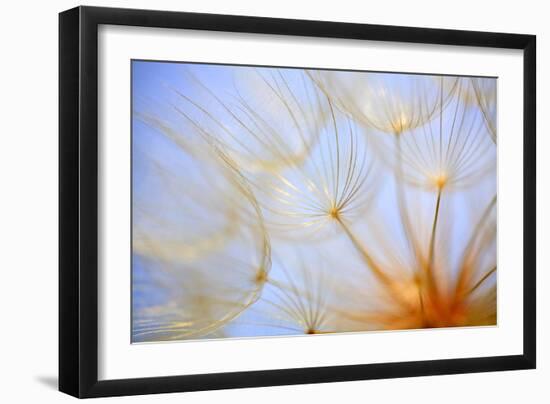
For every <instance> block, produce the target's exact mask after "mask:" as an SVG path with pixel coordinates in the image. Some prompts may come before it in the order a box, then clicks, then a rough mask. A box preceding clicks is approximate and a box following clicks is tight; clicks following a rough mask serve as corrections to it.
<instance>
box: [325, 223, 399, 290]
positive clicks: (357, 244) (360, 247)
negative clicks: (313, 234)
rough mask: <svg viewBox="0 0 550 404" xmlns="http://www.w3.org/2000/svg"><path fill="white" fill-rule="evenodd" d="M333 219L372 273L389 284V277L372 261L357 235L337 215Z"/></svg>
mask: <svg viewBox="0 0 550 404" xmlns="http://www.w3.org/2000/svg"><path fill="white" fill-rule="evenodd" d="M334 219H335V220H336V222H338V224H339V225H340V227H341V228H342V230H344V232H345V233H346V235H347V236H348V238H349V239H350V241H351V242H352V244H353V246H354V247H355V248H356V250H357V251H358V252H359V254H361V257H362V258H363V259H364V260H365V262H366V263H367V265H368V266H369V268H370V269H371V270H372V272H373V273H374V275H375V276H376V277H377V278H378V279H379V280H380V281H381V282H382V283H384V284H386V285H390V284H391V279H390V277H389V276H388V275H387V274H386V273H385V272H384V271H383V270H382V268H380V266H379V265H378V264H377V263H376V262H375V261H374V259H373V258H372V256H371V255H370V253H369V252H368V251H367V249H366V248H365V246H364V245H363V244H362V243H361V242H360V241H359V239H358V238H357V236H356V235H355V234H354V233H353V232H352V231H351V229H350V228H349V227H348V226H347V225H346V224H345V223H344V221H343V220H342V219H341V218H340V217H339V216H335V217H334Z"/></svg>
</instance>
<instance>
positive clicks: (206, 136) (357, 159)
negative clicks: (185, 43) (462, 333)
mask: <svg viewBox="0 0 550 404" xmlns="http://www.w3.org/2000/svg"><path fill="white" fill-rule="evenodd" d="M131 69H132V229H131V231H132V285H131V287H132V329H131V338H132V342H134V343H141V342H161V341H182V340H198V339H214V338H243V337H274V336H296V335H312V336H311V338H316V337H317V336H318V335H324V334H333V333H349V332H368V331H382V330H384V331H395V330H407V329H423V328H445V327H473V326H494V325H496V324H497V258H496V257H497V254H496V248H497V245H496V236H497V229H496V227H497V225H496V222H497V187H496V183H497V182H496V180H497V178H496V171H497V163H496V162H497V146H496V143H497V141H498V137H497V127H496V114H497V96H496V91H497V78H495V77H466V76H451V75H438V74H411V73H401V72H371V71H342V70H322V69H308V68H284V67H261V66H236V65H216V64H199V63H185V62H166V61H149V60H133V61H132V65H131Z"/></svg>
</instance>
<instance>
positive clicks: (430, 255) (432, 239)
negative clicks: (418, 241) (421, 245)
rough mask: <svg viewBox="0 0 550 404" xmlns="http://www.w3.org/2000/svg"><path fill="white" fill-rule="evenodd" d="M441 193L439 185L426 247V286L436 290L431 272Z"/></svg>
mask: <svg viewBox="0 0 550 404" xmlns="http://www.w3.org/2000/svg"><path fill="white" fill-rule="evenodd" d="M441 193H442V188H441V187H439V188H438V190H437V199H436V202H435V212H434V219H433V223H432V235H431V237H430V246H429V249H428V265H427V268H426V275H427V278H428V286H429V287H430V288H431V289H432V290H434V291H436V284H435V279H434V273H433V267H434V258H435V257H434V255H435V236H436V233H437V222H438V219H439V208H440V206H441Z"/></svg>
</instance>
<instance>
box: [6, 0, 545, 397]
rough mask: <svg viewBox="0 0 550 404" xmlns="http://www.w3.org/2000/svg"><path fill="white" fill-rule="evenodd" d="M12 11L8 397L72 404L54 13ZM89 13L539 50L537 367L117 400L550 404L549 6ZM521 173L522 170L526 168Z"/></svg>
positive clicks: (390, 1)
mask: <svg viewBox="0 0 550 404" xmlns="http://www.w3.org/2000/svg"><path fill="white" fill-rule="evenodd" d="M76 5H78V3H77V2H74V1H65V0H63V1H57V2H56V3H55V4H52V3H49V2H38V1H21V2H17V3H16V2H15V1H12V2H9V3H6V4H4V7H3V9H2V17H3V18H2V23H1V24H0V38H1V39H0V43H1V49H2V53H1V55H2V56H1V57H2V59H1V62H0V71H1V74H0V111H1V112H0V117H1V118H0V123H1V126H0V142H1V145H0V184H1V188H0V189H1V191H0V324H1V325H0V328H1V332H0V385H1V386H2V388H1V389H0V397H2V399H1V401H3V402H6V403H19V402H29V403H32V402H40V403H46V404H47V403H63V402H69V401H70V400H71V398H70V397H68V396H65V395H63V394H61V393H58V392H57V391H56V384H57V13H58V12H60V11H62V10H65V9H68V8H71V7H73V6H76ZM88 5H100V6H111V7H133V8H156V9H166V10H180V11H198V12H211V13H226V14H248V15H259V16H272V17H286V18H304V19H318V20H335V21H347V22H363V23H374V24H391V25H408V26H420V27H433V28H456V29H468V30H485V31H506V32H518V33H531V34H536V35H537V37H538V38H537V40H538V49H537V51H538V63H537V69H538V72H539V73H538V78H537V79H538V114H539V122H538V134H539V136H538V167H537V169H538V181H537V182H538V198H537V199H538V212H537V214H538V246H537V247H538V257H537V260H538V307H539V311H538V341H539V344H538V348H539V351H538V352H539V354H538V364H539V365H538V369H537V370H533V371H520V372H501V373H488V374H469V375H460V376H439V377H423V378H411V379H397V380H379V381H365V382H347V383H333V384H324V385H306V386H290V387H289V386H286V387H274V388H262V389H245V390H229V391H216V392H200V393H185V394H170V395H158V396H142V397H130V398H116V399H109V401H110V402H127V403H146V402H147V403H176V402H182V401H183V402H186V403H215V402H240V403H258V402H261V403H262V404H267V403H281V402H291V403H299V402H316V403H332V402H336V401H341V402H344V401H345V402H363V403H364V402H408V403H417V402H418V403H440V402H444V403H445V404H451V403H463V402H470V401H471V402H505V403H506V402H518V401H523V402H529V403H547V402H549V401H550V389H549V387H548V385H549V383H550V346H549V345H548V344H549V343H550V316H549V314H548V313H549V312H550V275H549V274H548V273H547V272H546V271H545V268H546V267H548V265H550V230H549V229H550V212H549V211H548V208H547V207H548V206H550V183H549V182H548V181H547V180H545V178H546V173H547V172H548V171H550V159H549V158H547V157H546V155H545V151H546V150H548V151H550V139H549V138H548V137H547V136H545V134H546V133H548V131H549V130H550V123H549V121H548V120H546V119H545V118H546V113H545V111H548V110H549V109H550V95H549V91H550V79H549V77H548V74H545V73H547V72H550V25H548V18H547V16H548V12H547V10H546V9H545V2H543V1H535V0H523V1H521V2H509V3H505V2H502V1H495V0H493V1H485V2H481V1H479V0H460V1H459V0H455V1H453V2H448V3H446V4H443V3H442V2H441V1H435V0H433V1H430V0H416V1H410V0H387V1H380V2H367V1H353V0H339V1H337V2H330V3H328V2H327V3H326V4H323V3H321V2H320V1H319V0H315V1H301V2H298V1H297V0H278V1H271V2H262V1H258V0H231V1H223V0H200V1H198V0H188V1H186V2H181V1H169V0H157V1H155V2H154V3H153V2H147V1H144V0H140V1H138V0H135V1H119V0H110V1H90V2H89V3H88ZM517 163H518V168H519V162H517Z"/></svg>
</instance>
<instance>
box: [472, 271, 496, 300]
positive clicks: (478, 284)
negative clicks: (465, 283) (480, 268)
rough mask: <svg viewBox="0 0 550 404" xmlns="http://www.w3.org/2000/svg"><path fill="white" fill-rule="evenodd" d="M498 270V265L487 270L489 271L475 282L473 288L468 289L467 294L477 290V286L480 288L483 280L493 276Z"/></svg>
mask: <svg viewBox="0 0 550 404" xmlns="http://www.w3.org/2000/svg"><path fill="white" fill-rule="evenodd" d="M496 270H497V267H496V266H494V267H493V268H491V270H489V271H487V272H486V273H485V275H483V276H482V277H481V279H480V280H479V281H477V282H476V284H475V285H474V286H472V288H471V289H470V290H469V291H468V293H466V294H467V295H470V294H472V293H474V291H475V290H476V289H477V288H479V287H480V286H481V284H482V283H483V282H485V280H486V279H487V278H488V277H489V276H491V275H492V274H493V273H494V272H495V271H496Z"/></svg>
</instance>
